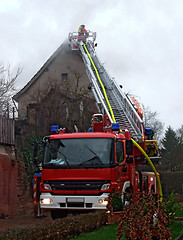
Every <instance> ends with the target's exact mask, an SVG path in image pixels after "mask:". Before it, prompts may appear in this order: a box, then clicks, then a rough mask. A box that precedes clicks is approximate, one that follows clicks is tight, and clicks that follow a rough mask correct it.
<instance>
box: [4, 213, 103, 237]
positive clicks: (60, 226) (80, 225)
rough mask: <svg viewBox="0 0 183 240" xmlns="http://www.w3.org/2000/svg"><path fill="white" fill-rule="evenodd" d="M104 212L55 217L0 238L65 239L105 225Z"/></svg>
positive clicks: (11, 231)
mask: <svg viewBox="0 0 183 240" xmlns="http://www.w3.org/2000/svg"><path fill="white" fill-rule="evenodd" d="M106 222H107V218H106V214H105V212H103V211H99V212H94V213H90V214H82V215H78V216H75V217H72V218H71V217H70V218H69V217H68V218H65V219H57V220H55V221H54V222H53V223H52V224H49V225H45V226H39V227H31V228H29V227H25V228H17V229H12V230H8V231H6V232H4V233H3V234H1V235H0V239H1V240H37V239H39V240H60V239H62V240H67V239H72V238H74V237H76V236H78V235H80V234H82V233H85V232H91V231H93V230H94V229H98V228H99V227H101V226H103V225H105V224H106Z"/></svg>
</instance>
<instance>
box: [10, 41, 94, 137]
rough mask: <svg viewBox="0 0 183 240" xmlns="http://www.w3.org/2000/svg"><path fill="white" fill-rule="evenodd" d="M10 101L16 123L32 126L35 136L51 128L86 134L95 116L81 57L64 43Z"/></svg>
mask: <svg viewBox="0 0 183 240" xmlns="http://www.w3.org/2000/svg"><path fill="white" fill-rule="evenodd" d="M13 99H14V100H15V101H16V102H17V103H18V119H19V120H26V122H27V123H28V124H29V125H31V126H36V128H37V129H38V132H46V129H47V128H48V127H49V126H50V125H51V124H58V125H61V126H65V127H67V128H68V130H69V131H74V126H77V128H78V129H79V130H80V131H86V130H87V129H88V127H90V119H91V116H92V114H93V113H95V112H97V108H96V104H95V99H94V96H93V94H92V91H91V87H90V81H89V78H88V76H87V73H86V69H85V65H84V63H83V60H82V56H81V53H80V51H72V50H71V48H70V43H69V41H68V40H66V41H64V42H63V44H62V45H61V46H60V47H59V48H58V49H57V50H56V51H55V52H54V53H53V54H52V56H51V57H50V58H49V59H48V60H47V62H46V63H45V64H44V65H43V66H42V68H41V69H40V70H39V71H38V72H37V73H36V74H35V75H34V76H33V78H32V79H31V80H30V81H29V82H28V83H27V84H26V85H25V86H24V87H23V88H22V89H21V90H20V91H19V92H18V93H17V94H16V95H15V96H14V97H13ZM47 131H48V129H47Z"/></svg>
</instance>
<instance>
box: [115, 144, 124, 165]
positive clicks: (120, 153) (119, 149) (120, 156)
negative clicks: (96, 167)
mask: <svg viewBox="0 0 183 240" xmlns="http://www.w3.org/2000/svg"><path fill="white" fill-rule="evenodd" d="M116 154H117V162H118V163H122V162H123V161H124V154H123V142H117V143H116Z"/></svg>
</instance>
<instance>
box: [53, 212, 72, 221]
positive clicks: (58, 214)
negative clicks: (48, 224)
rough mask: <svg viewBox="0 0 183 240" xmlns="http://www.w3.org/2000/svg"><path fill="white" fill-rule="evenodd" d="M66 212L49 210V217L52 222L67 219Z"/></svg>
mask: <svg viewBox="0 0 183 240" xmlns="http://www.w3.org/2000/svg"><path fill="white" fill-rule="evenodd" d="M67 214H68V213H67V211H66V210H51V217H52V219H53V220H55V219H58V218H65V217H67Z"/></svg>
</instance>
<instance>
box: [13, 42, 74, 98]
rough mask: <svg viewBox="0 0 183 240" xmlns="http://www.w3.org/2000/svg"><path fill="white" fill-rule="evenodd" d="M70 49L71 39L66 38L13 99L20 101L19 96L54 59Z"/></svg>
mask: <svg viewBox="0 0 183 240" xmlns="http://www.w3.org/2000/svg"><path fill="white" fill-rule="evenodd" d="M63 50H69V41H68V40H67V39H66V40H65V41H64V42H63V43H62V44H61V45H60V47H59V48H58V49H57V50H56V51H55V52H54V53H53V54H52V55H51V57H50V58H49V59H48V60H47V61H46V62H45V64H44V65H43V66H42V67H41V68H40V70H39V71H38V72H37V73H36V74H35V75H34V76H33V78H32V79H31V80H30V81H29V82H28V83H27V84H26V85H25V86H24V87H23V88H22V89H21V90H20V91H19V92H18V93H17V94H15V95H14V96H13V99H14V100H15V101H17V102H18V99H19V97H20V96H21V95H22V94H24V93H25V92H26V91H27V90H28V89H29V87H30V86H31V85H32V84H33V83H34V82H35V81H36V80H37V79H38V78H39V77H40V76H41V74H42V73H43V72H44V71H45V69H46V68H47V67H48V66H49V65H50V64H51V63H52V62H53V60H54V59H55V58H56V57H57V56H58V55H59V54H60V53H61V52H62V51H63Z"/></svg>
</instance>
